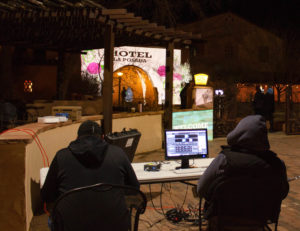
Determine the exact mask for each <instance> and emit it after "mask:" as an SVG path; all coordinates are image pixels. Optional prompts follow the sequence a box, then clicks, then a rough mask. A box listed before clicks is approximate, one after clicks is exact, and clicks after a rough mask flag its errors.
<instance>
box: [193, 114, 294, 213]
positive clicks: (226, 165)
mask: <svg viewBox="0 0 300 231" xmlns="http://www.w3.org/2000/svg"><path fill="white" fill-rule="evenodd" d="M227 142H228V145H229V146H223V147H222V151H221V152H220V154H219V155H218V156H217V157H216V158H215V159H214V160H213V162H212V163H211V165H210V166H209V167H208V168H207V170H206V171H205V173H204V174H203V176H202V177H201V178H200V179H199V182H198V188H197V191H198V193H199V195H200V196H201V197H204V198H205V199H206V200H207V201H210V200H211V199H212V198H213V192H214V190H215V188H216V187H217V185H219V184H220V183H222V182H223V181H224V180H226V179H230V178H235V177H242V176H245V179H247V177H250V178H251V179H262V180H263V179H266V182H268V184H266V185H265V187H266V188H268V187H273V186H274V188H277V189H279V190H277V191H276V192H274V194H273V195H269V196H270V197H272V196H274V197H276V198H279V201H280V200H282V199H284V198H285V197H286V196H287V193H288V190H289V185H288V182H287V175H286V168H285V165H284V163H283V162H282V161H281V160H280V159H279V158H278V157H277V155H276V154H275V153H274V152H272V151H270V150H269V148H270V146H269V141H268V137H267V128H266V124H265V120H264V118H263V117H262V116H260V115H252V116H247V117H246V118H244V119H242V120H241V121H240V123H239V124H238V125H237V126H236V128H235V129H234V130H233V131H232V132H230V133H229V134H228V136H227ZM236 187H240V185H236ZM213 214H214V204H213V201H212V202H211V203H210V204H207V205H206V216H207V217H208V218H209V217H211V216H213Z"/></svg>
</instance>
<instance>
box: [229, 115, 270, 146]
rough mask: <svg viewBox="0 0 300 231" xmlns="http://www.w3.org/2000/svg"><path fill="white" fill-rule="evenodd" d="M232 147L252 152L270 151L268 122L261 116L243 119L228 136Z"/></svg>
mask: <svg viewBox="0 0 300 231" xmlns="http://www.w3.org/2000/svg"><path fill="white" fill-rule="evenodd" d="M227 143H228V144H229V145H230V146H231V147H237V148H243V149H247V150H250V151H259V152H260V151H262V152H263V151H267V150H269V149H270V144H269V140H268V130H267V127H266V121H265V119H264V117H262V116H261V115H250V116H247V117H245V118H244V119H242V120H241V121H240V122H239V123H238V125H237V126H236V127H235V129H234V130H233V131H231V132H230V133H229V134H228V135H227Z"/></svg>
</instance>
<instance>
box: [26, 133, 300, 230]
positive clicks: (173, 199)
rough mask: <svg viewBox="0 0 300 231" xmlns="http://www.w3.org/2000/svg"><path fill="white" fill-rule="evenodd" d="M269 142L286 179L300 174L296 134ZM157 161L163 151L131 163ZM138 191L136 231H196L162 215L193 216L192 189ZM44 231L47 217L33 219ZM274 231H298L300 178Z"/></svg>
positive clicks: (221, 141) (216, 147)
mask: <svg viewBox="0 0 300 231" xmlns="http://www.w3.org/2000/svg"><path fill="white" fill-rule="evenodd" d="M269 141H270V145H271V150H272V151H274V152H276V153H277V154H278V156H279V157H280V158H281V159H282V160H283V161H284V162H285V164H286V166H287V173H288V177H289V178H291V177H295V176H298V175H300V135H291V136H287V135H285V133H283V132H275V133H270V134H269ZM225 144H226V138H216V139H214V140H213V141H212V142H209V153H210V157H215V156H216V155H217V154H218V153H219V151H220V145H225ZM160 160H164V150H163V149H162V150H157V151H154V152H149V153H141V154H136V155H135V158H134V161H133V162H147V161H160ZM191 183H194V184H196V183H197V182H196V181H194V182H191ZM141 190H142V191H143V192H144V193H145V194H146V196H147V199H148V204H147V209H146V212H145V213H144V214H142V215H141V216H140V222H139V230H151V231H158V230H163V231H168V230H199V228H198V226H197V225H196V224H195V223H194V222H193V221H188V222H186V221H181V222H178V223H177V224H174V223H171V222H170V221H168V220H167V219H166V218H165V216H164V213H166V212H167V211H168V210H169V209H171V208H175V207H181V206H183V208H184V209H185V211H187V212H189V213H190V214H191V217H190V218H191V219H192V218H193V215H196V211H197V209H198V203H199V199H198V198H195V197H194V196H193V193H192V186H187V185H185V184H182V183H167V184H163V185H161V184H152V185H142V186H141ZM150 192H151V193H150ZM48 230H49V229H48V226H47V215H46V214H39V215H36V216H34V218H33V219H32V222H31V225H30V231H48ZM278 231H300V179H299V180H294V181H291V182H290V192H289V194H288V196H287V198H286V199H285V200H284V201H283V203H282V207H281V213H280V218H279V226H278Z"/></svg>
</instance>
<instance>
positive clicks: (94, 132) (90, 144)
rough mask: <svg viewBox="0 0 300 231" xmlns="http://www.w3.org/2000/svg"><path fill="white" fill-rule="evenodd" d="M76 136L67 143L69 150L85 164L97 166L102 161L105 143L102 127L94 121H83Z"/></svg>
mask: <svg viewBox="0 0 300 231" xmlns="http://www.w3.org/2000/svg"><path fill="white" fill-rule="evenodd" d="M77 135H78V138H77V139H76V140H74V141H72V142H71V143H70V145H69V149H70V151H71V152H72V153H73V154H74V155H75V156H76V157H77V158H78V159H79V160H80V161H81V162H82V163H83V164H84V165H86V166H90V167H93V166H98V164H100V163H101V162H102V161H103V158H104V153H105V150H106V147H107V143H106V142H105V141H104V140H103V139H102V129H101V126H100V125H99V124H97V123H96V122H94V121H91V120H87V121H84V122H83V123H82V124H81V125H80V126H79V129H78V132H77Z"/></svg>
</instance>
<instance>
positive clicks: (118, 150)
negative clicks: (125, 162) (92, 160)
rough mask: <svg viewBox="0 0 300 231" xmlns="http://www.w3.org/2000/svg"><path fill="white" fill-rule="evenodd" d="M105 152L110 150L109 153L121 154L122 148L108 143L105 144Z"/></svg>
mask: <svg viewBox="0 0 300 231" xmlns="http://www.w3.org/2000/svg"><path fill="white" fill-rule="evenodd" d="M107 152H111V153H114V154H115V155H119V154H123V153H124V150H123V149H122V148H121V147H119V146H117V145H114V144H108V145H107Z"/></svg>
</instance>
